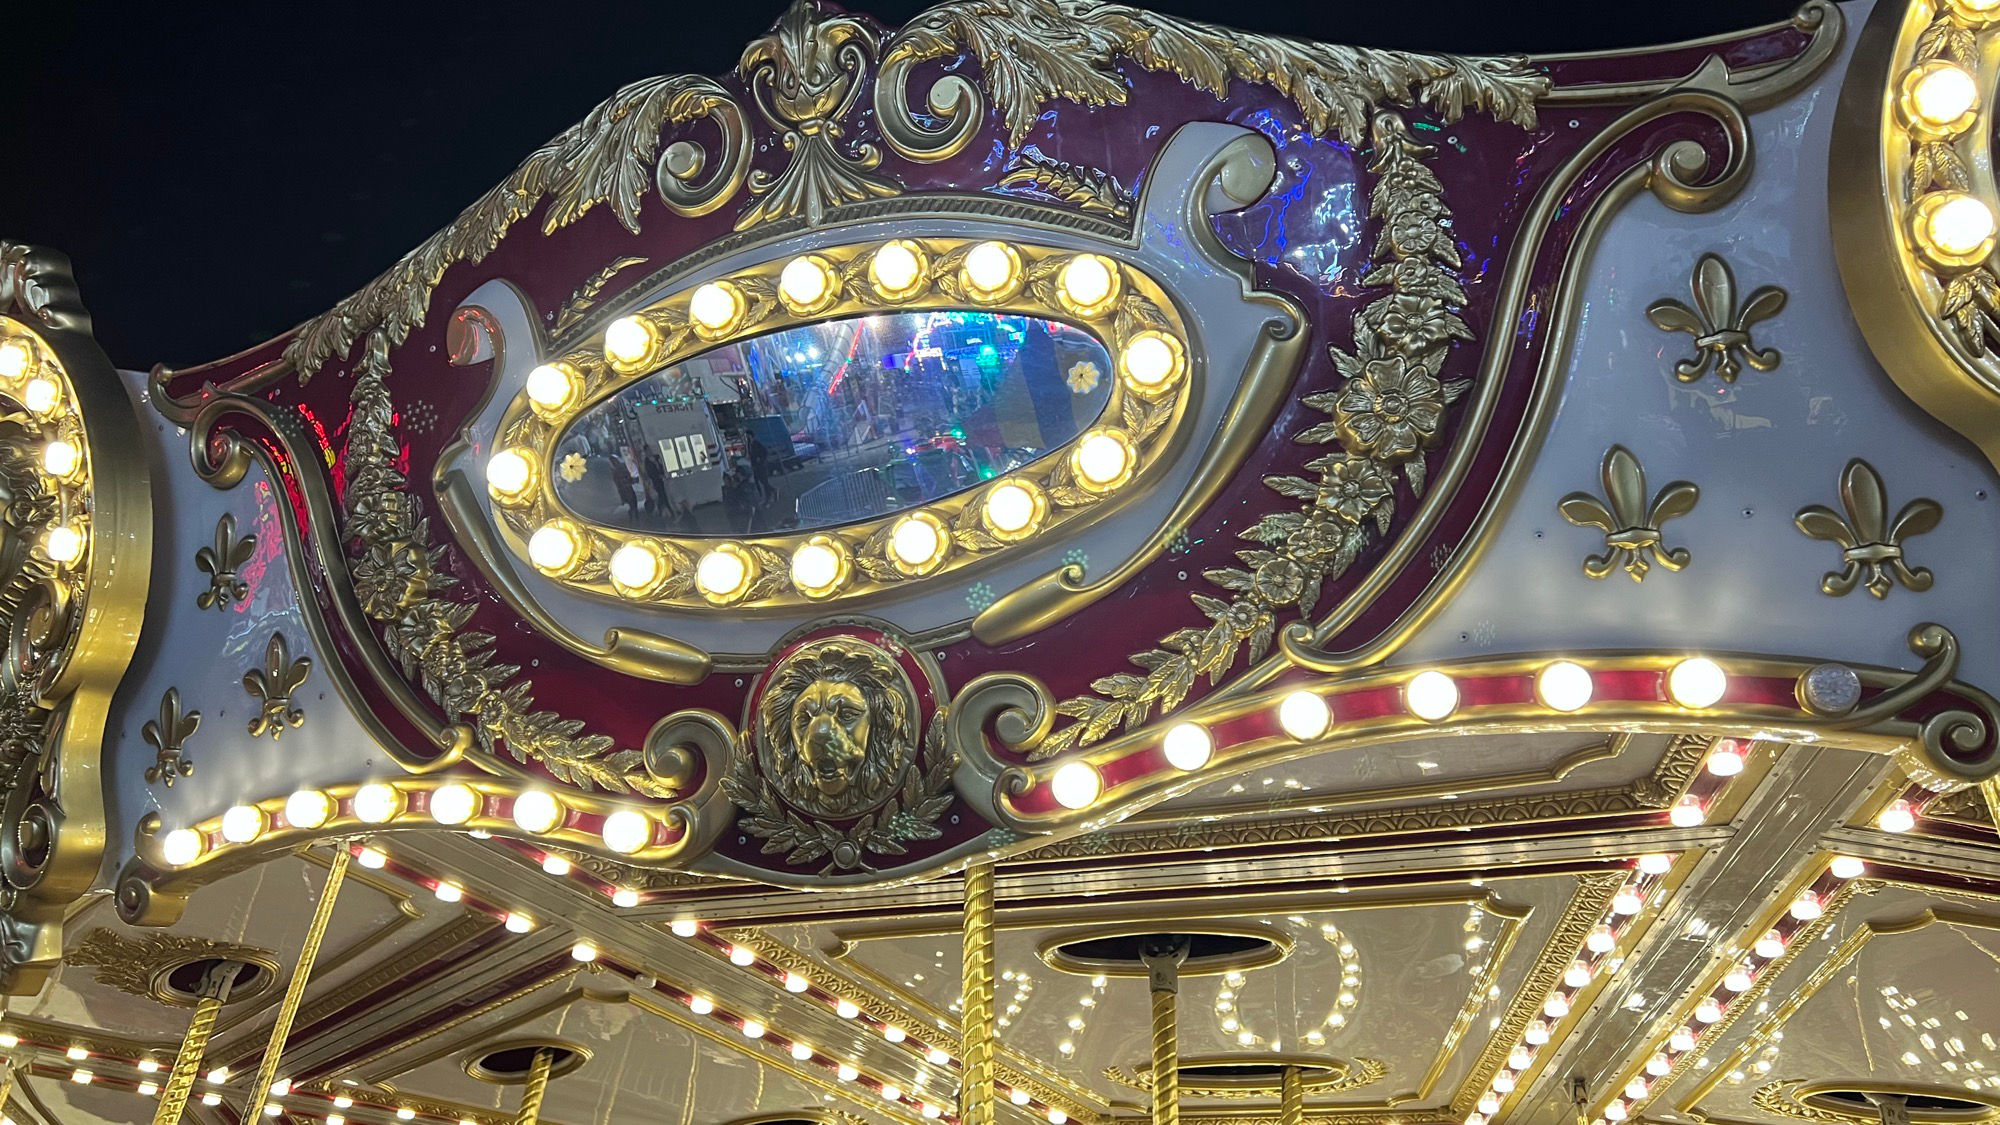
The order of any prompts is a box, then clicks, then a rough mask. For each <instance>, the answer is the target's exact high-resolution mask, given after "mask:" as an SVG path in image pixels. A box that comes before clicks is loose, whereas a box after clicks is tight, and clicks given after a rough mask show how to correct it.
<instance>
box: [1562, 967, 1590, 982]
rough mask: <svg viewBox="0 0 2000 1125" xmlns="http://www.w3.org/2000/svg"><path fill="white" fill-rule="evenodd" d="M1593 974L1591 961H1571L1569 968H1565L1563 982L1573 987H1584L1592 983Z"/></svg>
mask: <svg viewBox="0 0 2000 1125" xmlns="http://www.w3.org/2000/svg"><path fill="white" fill-rule="evenodd" d="M1591 976H1592V973H1591V971H1590V962H1588V961H1571V962H1570V963H1569V968H1567V969H1564V970H1563V983H1564V984H1566V985H1568V986H1569V987H1571V988H1582V987H1583V986H1584V985H1586V984H1589V983H1590V978H1591Z"/></svg>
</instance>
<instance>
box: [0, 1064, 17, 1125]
mask: <svg viewBox="0 0 2000 1125" xmlns="http://www.w3.org/2000/svg"><path fill="white" fill-rule="evenodd" d="M13 1096H14V1064H13V1063H11V1062H9V1063H8V1064H7V1065H5V1066H0V1114H4V1113H6V1112H7V1099H9V1098H11V1097H13Z"/></svg>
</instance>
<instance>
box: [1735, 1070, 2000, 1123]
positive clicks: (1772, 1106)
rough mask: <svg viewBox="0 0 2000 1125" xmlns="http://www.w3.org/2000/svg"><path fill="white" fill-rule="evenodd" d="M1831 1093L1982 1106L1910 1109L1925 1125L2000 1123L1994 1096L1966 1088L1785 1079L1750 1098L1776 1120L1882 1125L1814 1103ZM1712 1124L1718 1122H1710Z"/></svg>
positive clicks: (1862, 1114) (1870, 1116)
mask: <svg viewBox="0 0 2000 1125" xmlns="http://www.w3.org/2000/svg"><path fill="white" fill-rule="evenodd" d="M1827 1090H1852V1091H1855V1092H1857V1093H1863V1092H1865V1093H1877V1094H1898V1095H1902V1096H1905V1097H1910V1096H1918V1097H1921V1096H1924V1095H1930V1096H1934V1097H1945V1098H1957V1099H1960V1100H1962V1101H1968V1102H1975V1103H1978V1104H1979V1105H1980V1106H1981V1108H1980V1109H1978V1110H1965V1111H1962V1112H1956V1113H1945V1112H1940V1111H1938V1110H1922V1109H1910V1110H1908V1111H1907V1112H1908V1113H1909V1119H1910V1120H1911V1121H1912V1122H1918V1123H1921V1125H1954V1123H1960V1122H1962V1123H1965V1125H1986V1123H1988V1122H1992V1121H2000V1101H1996V1100H1995V1099H1994V1097H1993V1095H1991V1094H1987V1093H1985V1092H1983V1091H1978V1090H1971V1089H1968V1088H1966V1087H1964V1086H1920V1085H1912V1084H1909V1083H1899V1082H1871V1081H1869V1080H1867V1079H1865V1078H1864V1079H1860V1080H1857V1081H1854V1082H1807V1081H1805V1080H1803V1079H1797V1078H1792V1079H1785V1080H1782V1081H1778V1082H1769V1083H1766V1084H1764V1085H1762V1086H1759V1087H1758V1088H1757V1090H1756V1092H1755V1093H1752V1094H1751V1095H1750V1104H1751V1105H1754V1106H1756V1107H1757V1108H1758V1109H1761V1110H1763V1111H1764V1112H1765V1113H1768V1114H1771V1115H1772V1116H1775V1117H1783V1118H1786V1119H1788V1120H1792V1121H1812V1122H1816V1123H1818V1125H1881V1122H1882V1115H1881V1114H1879V1113H1872V1112H1867V1111H1864V1110H1860V1109H1856V1110H1852V1111H1847V1112H1843V1111H1841V1110H1837V1109H1833V1108H1831V1107H1829V1106H1827V1105H1826V1104H1825V1103H1823V1102H1815V1101H1813V1097H1814V1095H1816V1094H1819V1093H1822V1092H1824V1091H1827ZM1710 1120H1714V1119H1713V1118H1710Z"/></svg>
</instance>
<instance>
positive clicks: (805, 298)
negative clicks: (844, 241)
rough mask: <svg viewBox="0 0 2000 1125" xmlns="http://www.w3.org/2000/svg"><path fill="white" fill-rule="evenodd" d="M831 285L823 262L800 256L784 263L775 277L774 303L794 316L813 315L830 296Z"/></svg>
mask: <svg viewBox="0 0 2000 1125" xmlns="http://www.w3.org/2000/svg"><path fill="white" fill-rule="evenodd" d="M833 282H834V275H833V270H831V269H830V268H828V267H827V264H826V260H825V259H824V258H820V257H818V256H816V255H812V254H804V255H801V256H799V257H797V258H793V259H792V260H791V261H789V262H786V263H785V268H784V270H783V272H781V273H779V274H778V299H779V300H782V301H783V302H785V307H786V308H788V309H790V310H791V311H792V312H794V313H810V312H815V311H817V310H818V309H819V307H820V306H821V305H822V304H823V303H825V301H826V299H827V298H828V297H829V296H831V295H832V292H833Z"/></svg>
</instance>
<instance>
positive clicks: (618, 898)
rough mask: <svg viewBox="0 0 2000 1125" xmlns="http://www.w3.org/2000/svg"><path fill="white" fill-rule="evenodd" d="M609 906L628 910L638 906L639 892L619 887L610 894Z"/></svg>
mask: <svg viewBox="0 0 2000 1125" xmlns="http://www.w3.org/2000/svg"><path fill="white" fill-rule="evenodd" d="M611 905H613V906H616V907H619V908H621V909H625V910H630V909H631V908H633V907H635V906H637V905H639V892H638V891H635V890H633V889H632V888H630V887H620V888H618V889H617V890H615V891H612V892H611Z"/></svg>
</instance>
